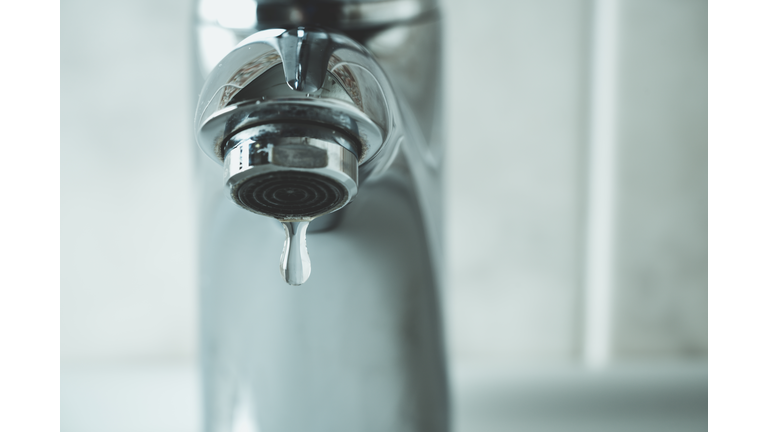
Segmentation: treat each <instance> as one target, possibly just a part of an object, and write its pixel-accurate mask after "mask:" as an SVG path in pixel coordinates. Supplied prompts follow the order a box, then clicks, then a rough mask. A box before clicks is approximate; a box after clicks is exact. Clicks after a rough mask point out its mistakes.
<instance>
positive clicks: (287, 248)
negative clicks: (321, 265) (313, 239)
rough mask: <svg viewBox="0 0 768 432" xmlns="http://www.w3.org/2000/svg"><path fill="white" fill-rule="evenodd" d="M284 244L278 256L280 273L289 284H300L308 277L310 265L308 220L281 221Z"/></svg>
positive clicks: (310, 269)
mask: <svg viewBox="0 0 768 432" xmlns="http://www.w3.org/2000/svg"><path fill="white" fill-rule="evenodd" d="M282 224H283V228H284V229H285V245H284V246H283V255H282V256H281V257H280V274H282V275H283V279H285V281H286V282H288V283H289V284H291V285H301V284H303V283H304V282H306V281H307V279H309V273H310V272H311V271H312V266H311V264H310V262H309V253H308V252H307V227H309V221H300V222H290V221H283V222H282Z"/></svg>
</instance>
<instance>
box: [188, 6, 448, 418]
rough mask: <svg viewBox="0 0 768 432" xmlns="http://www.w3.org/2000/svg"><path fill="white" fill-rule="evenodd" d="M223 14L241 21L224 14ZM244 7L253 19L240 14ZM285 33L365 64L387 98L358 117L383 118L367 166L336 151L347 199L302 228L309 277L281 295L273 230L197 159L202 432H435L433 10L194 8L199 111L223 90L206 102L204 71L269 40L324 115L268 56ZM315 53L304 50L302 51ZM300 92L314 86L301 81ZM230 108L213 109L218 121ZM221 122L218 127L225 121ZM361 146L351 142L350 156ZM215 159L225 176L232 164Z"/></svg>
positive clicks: (444, 399)
mask: <svg viewBox="0 0 768 432" xmlns="http://www.w3.org/2000/svg"><path fill="white" fill-rule="evenodd" d="M235 4H239V5H240V6H238V7H241V8H243V10H241V11H232V10H231V8H232V7H233V6H232V5H235ZM251 5H252V9H248V8H251ZM251 10H252V11H253V12H254V14H253V15H252V16H251V15H249V13H245V12H246V11H251ZM236 12H237V13H236ZM254 17H255V19H253V18H254ZM310 26H314V27H310ZM270 29H272V30H270ZM274 29H281V30H274ZM296 29H299V30H298V31H299V33H298V34H299V35H302V34H303V33H302V32H309V34H310V36H312V37H318V38H325V37H326V36H324V35H330V36H328V37H329V38H331V39H333V40H336V41H340V42H339V43H340V44H341V45H343V46H345V47H347V48H349V49H350V50H352V51H354V50H357V51H356V52H359V53H360V55H361V56H362V57H360V59H359V62H364V63H365V62H369V63H366V66H365V68H366V69H367V70H368V71H369V72H370V73H371V75H376V74H380V76H379V78H377V79H376V80H374V82H377V83H378V85H379V89H378V90H381V91H382V92H383V94H385V97H384V98H383V99H382V100H381V101H380V106H379V107H378V108H376V107H373V108H372V109H373V112H378V111H376V110H377V109H380V110H382V112H383V111H386V112H387V113H388V117H387V118H388V122H389V123H388V122H383V123H386V124H384V125H383V126H382V122H381V121H379V122H377V124H379V126H382V127H381V128H380V129H381V130H382V131H383V133H382V139H381V143H380V144H381V145H380V147H381V148H380V150H379V151H378V153H376V154H368V159H365V158H366V156H365V155H364V152H363V151H359V150H360V148H358V149H357V150H355V149H353V148H352V146H349V150H350V151H351V152H352V153H355V157H356V158H357V160H358V162H360V164H359V167H357V168H359V180H358V179H356V183H357V184H356V188H357V189H356V196H354V200H351V202H348V203H346V204H342V207H339V208H334V209H332V210H331V211H332V213H326V214H323V215H321V216H320V217H317V218H316V219H314V218H315V216H314V215H311V218H313V219H312V220H313V221H312V223H311V224H310V225H309V233H308V234H307V240H306V241H307V245H308V247H309V251H310V254H311V255H312V268H313V270H312V277H311V278H309V279H308V280H307V281H306V282H305V283H304V284H303V285H302V286H301V287H292V286H288V285H286V284H285V282H284V281H283V279H282V278H281V276H280V273H279V272H278V271H277V267H278V265H277V264H278V257H279V252H280V247H281V244H282V243H283V238H284V234H283V229H282V228H281V227H280V224H279V223H278V222H276V221H275V219H272V218H269V217H265V216H263V215H262V214H263V213H261V212H259V211H256V210H253V209H250V210H252V211H255V212H256V213H260V214H254V213H253V212H249V211H245V210H243V208H241V207H244V206H243V203H240V202H238V203H237V204H236V203H235V202H237V200H235V202H233V197H234V196H235V195H236V193H235V192H233V191H234V190H235V189H234V186H233V185H234V184H235V183H236V182H234V181H230V182H229V183H227V184H228V185H229V186H230V188H231V189H230V190H229V191H227V189H226V188H225V187H224V186H223V182H222V180H221V176H222V169H221V167H220V166H218V165H217V164H216V163H214V162H212V161H211V160H210V158H208V157H205V156H204V155H203V153H202V152H197V153H198V157H197V160H196V164H197V167H196V173H197V174H198V186H199V189H200V193H199V215H200V218H199V224H200V232H201V237H200V243H199V248H200V262H199V268H200V272H201V273H200V281H201V287H200V289H201V294H200V323H201V334H202V338H201V346H200V350H201V363H202V369H203V393H204V417H205V419H204V424H205V430H206V431H207V432H223V431H227V432H229V431H254V432H255V431H262V432H270V431H281V432H292V431H296V432H298V431H301V432H305V431H334V432H345V431H349V432H353V431H354V432H361V431H403V432H411V431H413V432H416V431H419V432H422V431H440V432H443V431H447V430H448V428H449V424H448V423H449V422H448V417H449V412H448V386H447V378H446V366H445V354H444V346H443V333H442V318H441V300H440V296H441V291H440V286H441V285H442V281H441V277H442V276H441V275H442V274H443V272H442V271H441V267H442V262H443V257H442V249H443V239H442V235H441V234H442V188H441V185H442V181H441V173H442V167H443V164H442V154H443V148H444V147H443V136H442V129H441V113H440V106H441V99H440V96H441V93H440V85H441V80H440V75H441V71H440V68H441V58H440V27H439V21H438V18H437V13H436V8H435V5H434V3H433V2H431V1H420V0H388V1H386V2H376V1H371V2H357V3H351V2H350V3H345V2H338V1H337V2H323V1H319V2H306V1H294V2H291V1H288V2H277V1H266V2H264V1H260V2H258V5H257V4H256V2H253V1H250V0H243V1H239V2H234V1H230V2H216V1H214V0H201V1H200V3H199V8H198V22H197V24H196V28H195V31H196V44H197V45H196V62H195V73H196V76H195V79H196V88H197V89H201V88H203V89H204V90H203V94H201V105H202V106H203V107H205V106H207V105H208V103H209V102H210V100H209V99H210V95H211V94H214V93H215V90H216V89H218V88H220V87H222V86H216V85H214V86H213V87H215V89H214V92H211V93H210V94H206V90H205V89H206V88H208V87H210V86H209V85H208V84H210V82H211V80H212V79H213V78H211V77H213V76H215V70H216V69H217V68H226V67H228V64H226V63H227V62H229V61H232V60H228V59H231V58H233V54H231V53H233V52H236V51H237V50H238V49H239V50H240V51H237V52H241V53H242V52H245V50H251V51H253V50H256V49H262V48H264V44H267V45H269V44H270V43H273V46H275V47H277V48H276V49H277V51H276V52H277V53H279V54H280V55H281V57H280V59H279V60H275V62H276V63H275V64H276V66H275V67H276V68H278V69H276V70H279V69H280V68H282V70H283V72H284V76H285V77H286V78H285V82H284V84H286V88H288V87H291V88H290V89H289V90H292V91H294V93H291V98H292V99H291V100H292V101H294V102H295V103H297V104H307V105H310V106H312V105H313V104H316V103H317V104H321V105H322V103H323V100H322V98H320V97H318V96H317V95H318V94H320V93H313V92H312V91H308V92H307V93H306V95H304V93H303V90H302V92H299V91H298V90H297V89H296V88H295V87H300V84H297V83H298V81H297V83H294V85H292V84H291V82H290V80H289V75H290V74H289V72H290V71H289V69H291V68H292V69H291V70H297V67H296V66H295V65H290V64H289V63H290V60H289V55H288V54H286V53H285V52H283V51H281V49H280V47H279V46H278V45H279V41H280V40H281V39H279V38H281V37H282V38H284V39H283V40H288V39H285V38H288V37H289V36H290V37H293V36H291V35H295V34H297V33H296ZM254 33H256V34H255V35H253V34H254ZM252 35H253V36H252ZM249 41H250V42H249ZM264 41H266V42H264ZM275 41H278V42H275ZM289 42H290V40H289ZM238 44H240V45H239V48H238ZM258 44H261V45H258ZM357 47H361V48H360V49H358V48H357ZM294 48H295V44H294V45H290V49H294ZM287 51H289V50H286V52H287ZM228 53H229V54H228ZM315 54H317V53H316V52H314V51H312V50H311V49H310V52H309V53H308V54H307V53H304V54H302V55H304V57H307V56H310V57H311V56H315ZM339 55H340V56H342V57H343V53H341V54H339ZM300 57H301V56H298V57H297V58H300ZM222 59H223V60H222ZM350 63H352V62H350ZM358 64H359V63H358ZM299 69H300V68H299ZM212 71H213V73H212ZM325 72H326V71H325V70H323V71H322V73H325ZM327 72H328V75H331V73H332V72H333V71H331V68H329V70H328V71H327ZM302 73H306V71H303V72H302ZM311 73H314V72H312V71H310V75H311ZM321 75H322V74H321ZM333 76H334V77H335V78H334V79H336V78H338V74H334V75H333ZM360 76H361V75H358V78H359V77H360ZM206 77H208V81H207V82H206ZM256 79H258V78H256ZM265 80H267V73H266V72H265V73H264V74H263V77H262V82H265ZM358 81H360V80H359V79H358ZM254 82H256V81H254ZM307 82H308V83H309V85H310V87H312V82H313V81H312V79H311V77H310V78H308V79H307ZM314 83H315V85H314V88H310V90H316V89H319V88H320V87H321V83H322V80H321V81H317V80H315V81H314ZM241 87H244V86H241ZM361 87H364V86H361ZM374 87H375V86H374ZM244 88H245V87H244ZM280 88H281V90H279V91H280V92H282V91H288V90H285V89H283V88H282V87H280ZM238 90H239V91H242V92H245V90H241V89H240V88H238ZM378 90H376V91H378ZM318 91H320V90H318ZM321 93H322V92H321ZM351 93H354V92H351ZM217 97H219V96H217ZM235 98H236V96H235ZM220 99H221V98H220ZM268 99H269V98H267V100H264V99H263V97H262V100H261V101H260V102H259V103H260V104H261V105H259V106H258V107H257V106H256V105H255V104H256V102H255V101H254V100H243V101H240V102H238V104H240V103H242V104H251V105H249V106H251V107H253V108H254V109H256V108H258V109H259V110H261V111H258V113H259V114H258V115H253V116H252V117H254V118H256V117H259V118H263V113H265V112H266V111H264V109H263V107H264V106H267V105H269V104H273V103H275V100H277V101H278V102H279V101H283V100H282V99H280V98H277V99H275V100H268ZM256 100H258V97H256ZM292 103H293V102H292ZM223 105H226V104H223ZM241 106H245V105H237V104H235V105H226V106H222V108H221V111H219V112H235V111H237V110H239V109H240V107H241ZM203 110H204V108H203ZM227 110H229V111H227ZM200 111H201V109H200V108H199V109H198V114H197V116H196V122H198V124H196V126H197V127H198V129H197V133H198V141H199V143H200V145H201V147H206V146H208V145H209V144H210V143H203V142H200V136H201V130H202V129H203V124H204V123H205V121H206V119H208V118H209V117H210V116H209V115H208V114H204V115H201V112H200ZM332 111H333V110H332ZM254 112H256V111H254ZM366 112H367V111H366ZM245 117H247V116H245ZM372 117H374V118H375V114H374V115H372ZM211 118H212V117H211ZM302 121H303V120H302V117H301V116H299V117H294V118H291V122H292V123H291V124H295V123H296V122H298V123H301V122H302ZM225 123H226V124H232V123H233V121H232V120H231V117H228V118H227V121H222V122H221V124H225ZM256 123H259V122H256ZM256 123H254V124H256ZM262 123H263V122H262ZM246 126H248V127H251V126H253V124H249V125H246ZM257 126H258V127H262V128H263V124H261V123H260V124H258V125H257ZM312 126H313V127H314V126H317V122H314V123H312ZM222 127H224V126H222ZM281 127H282V126H281ZM250 130H252V129H248V128H246V127H245V126H243V128H241V129H240V130H237V131H235V130H233V131H232V134H230V135H233V136H232V139H235V138H234V133H235V132H239V131H250ZM284 130H285V129H284V128H283V129H281V128H275V129H274V130H272V132H274V133H275V134H278V135H279V134H280V133H283V132H281V131H284ZM301 130H304V129H301ZM306 130H310V129H306ZM312 130H314V129H312ZM272 132H270V133H272ZM323 133H325V132H323ZM318 134H319V135H322V134H320V133H318ZM214 135H215V134H214ZM294 135H295V133H294ZM319 135H317V136H319ZM342 135H343V134H342ZM352 135H354V134H352ZM211 136H213V135H211ZM222 136H223V135H221V134H219V138H221V137H222ZM345 136H346V135H345ZM313 137H315V135H313ZM214 138H215V137H214ZM225 138H226V137H225ZM288 138H290V139H298V138H297V137H293V136H291V137H288ZM368 138H369V136H368V135H365V136H363V137H362V138H360V142H362V145H363V146H365V145H366V143H365V142H364V141H365V140H366V139H368ZM249 139H250V138H249ZM313 139H314V138H313ZM230 141H231V140H230ZM230 141H227V139H219V142H218V143H219V145H223V146H224V147H222V148H224V149H225V150H224V151H229V154H228V155H227V156H226V157H225V155H224V154H223V153H220V156H221V157H220V159H221V160H220V161H219V162H220V163H225V164H226V163H227V159H226V158H227V157H230V159H231V158H232V156H231V154H233V150H232V149H233V148H239V147H237V146H238V145H241V144H242V142H246V141H237V142H234V144H232V145H231V146H230V148H229V149H228V150H227V149H226V148H225V147H226V146H227V145H229V144H227V143H228V142H230ZM305 141H306V140H305ZM350 141H355V139H354V137H353V139H350ZM251 142H252V141H247V143H251ZM291 142H293V141H291ZM339 142H340V141H339ZM291 145H294V144H291ZM214 147H215V146H211V148H214ZM331 147H333V146H331ZM286 148H288V147H286ZM323 148H325V147H323ZM345 148H347V147H345ZM361 148H362V147H361ZM214 150H215V148H214ZM261 150H263V149H258V150H253V151H256V152H258V151H261ZM270 151H271V150H270ZM340 151H346V150H340ZM246 153H247V151H246ZM270 157H271V156H270ZM229 163H230V165H227V170H228V171H227V175H228V176H229V175H230V174H231V170H232V166H233V165H232V164H235V165H236V163H235V162H232V160H229ZM240 165H242V162H241V163H240ZM281 169H282V168H281ZM302 170H303V171H307V172H308V171H310V169H309V168H306V169H304V168H300V169H299V171H302ZM303 171H302V172H303ZM350 176H351V174H350ZM238 204H240V206H238ZM245 207H246V208H247V206H245ZM257 210H258V209H257ZM290 217H294V216H290ZM290 217H289V218H290Z"/></svg>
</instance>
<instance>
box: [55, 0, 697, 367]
mask: <svg viewBox="0 0 768 432" xmlns="http://www.w3.org/2000/svg"><path fill="white" fill-rule="evenodd" d="M605 3H606V2H604V1H602V0H599V1H594V2H593V1H587V0H504V1H502V0H497V1H491V0H475V1H471V2H469V1H462V0H446V1H443V3H442V4H443V12H444V15H443V16H444V24H445V27H444V36H445V41H446V43H445V68H446V77H447V83H446V95H447V111H446V113H447V114H446V127H447V131H448V134H447V136H448V140H449V141H448V150H449V151H448V177H447V188H446V190H447V197H446V198H447V208H446V217H447V222H448V224H447V227H448V231H447V233H446V235H447V236H448V242H447V244H448V247H449V249H448V251H447V256H448V260H449V262H448V266H447V268H448V269H449V277H448V278H447V280H448V283H449V285H448V286H447V287H446V292H447V303H446V305H447V324H448V329H449V338H450V340H449V346H450V352H451V356H452V361H453V362H454V364H462V363H463V362H465V363H466V362H469V363H471V362H480V363H483V362H493V363H497V364H502V365H503V364H509V365H513V364H517V363H541V362H545V363H546V362H552V363H569V364H582V363H585V362H586V363H589V362H593V363H596V364H606V363H607V364H610V363H611V362H622V361H635V360H640V359H656V360H676V359H682V358H698V359H706V356H707V237H706V235H707V234H706V229H707V210H706V203H707V183H706V176H707V172H706V165H707V135H706V133H707V132H706V127H707V90H706V82H707V69H706V61H707V42H706V41H707V39H706V32H707V27H706V26H707V4H706V2H704V1H703V0H616V1H615V2H609V3H610V4H612V5H613V6H615V7H616V8H615V9H611V7H612V6H610V5H609V12H610V13H608V15H607V16H608V18H604V19H603V18H599V19H598V18H596V17H600V16H601V15H600V14H599V13H596V9H595V8H596V7H597V8H604V7H605ZM192 7H193V5H192V2H191V1H188V0H165V1H158V0H153V1H149V0H138V1H131V2H102V1H95V0H68V1H66V2H62V4H61V101H62V102H61V312H62V313H61V359H62V363H63V364H86V363H87V364H91V363H94V362H100V363H104V362H111V363H114V362H152V361H191V360H192V359H193V358H194V355H195V339H196V288H195V281H196V277H197V275H196V266H195V259H196V254H197V252H196V240H195V236H196V233H195V229H194V214H193V208H194V204H193V200H194V191H193V190H192V188H191V184H192V181H191V180H192V178H193V175H194V173H193V172H192V170H191V167H192V152H193V151H197V150H196V148H195V146H194V145H193V138H192V133H191V128H192V126H191V117H192V107H193V104H194V101H195V98H196V93H195V92H196V89H192V86H191V83H190V75H191V73H190V72H189V67H190V64H191V51H190V43H189V39H190V37H191V35H192V33H191V29H190V22H191V17H192ZM611 11H612V12H611ZM596 19H597V20H598V21H599V20H600V19H602V20H603V21H601V23H602V24H600V25H602V27H600V26H596ZM606 20H607V21H606ZM596 28H602V29H603V30H602V31H604V33H600V34H599V35H602V36H601V37H602V39H601V38H596V37H595V34H596V33H595V31H596V30H595V29H596ZM605 38H608V39H605ZM605 40H609V41H610V42H611V43H613V45H611V44H608V46H607V48H606V47H605V46H603V47H602V48H601V43H602V42H601V41H603V42H604V41H605ZM595 77H599V78H600V79H595ZM606 77H607V78H606ZM139 108H141V109H139ZM600 131H607V134H604V135H600V133H599V132H600ZM599 136H603V137H604V139H602V141H601V139H600V138H599ZM605 137H607V138H605ZM598 141H599V142H600V143H602V144H601V145H603V146H602V147H601V146H600V145H597V146H596V144H595V143H596V142H598ZM467 143H470V144H467ZM598 144H599V143H598ZM467 145H471V146H473V148H476V149H477V151H473V152H466V151H464V150H465V149H466V148H467ZM606 145H607V147H606ZM606 149H607V150H606ZM601 152H602V153H601ZM603 153H604V154H603ZM161 160H173V161H174V164H173V166H170V167H168V166H164V164H163V163H161ZM606 161H607V162H606ZM596 164H597V165H599V166H597V165H596ZM596 169H597V170H598V171H600V170H602V171H601V172H603V173H604V174H605V176H604V177H601V178H602V179H603V180H604V181H609V182H610V184H609V185H608V187H607V188H606V187H605V186H606V185H604V184H600V183H599V182H598V183H595V181H594V176H593V175H592V174H594V172H595V170H596ZM605 179H608V180H605ZM606 190H607V191H608V193H604V192H605V191H606ZM601 191H602V192H601ZM596 202H597V205H595V203H596ZM478 210H479V211H478ZM478 214H480V215H482V216H480V217H478ZM601 217H607V218H608V219H607V221H608V222H607V223H599V224H595V223H594V222H595V221H596V220H597V221H598V222H599V221H602V220H603V219H600V218H601ZM596 218H597V219H596ZM488 224H491V225H488ZM595 226H597V229H595V228H594V227H595ZM588 227H593V228H591V229H588ZM595 250H598V252H597V253H596V252H595ZM599 251H602V254H601V253H599ZM606 252H607V253H606ZM275 259H276V260H277V257H276V258H275ZM595 281H602V283H596V282H595ZM595 284H597V285H595ZM593 285H595V286H593ZM591 316H600V317H602V319H600V320H592V321H590V317H591ZM590 347H591V348H590ZM590 350H592V351H593V352H594V353H596V354H594V355H590Z"/></svg>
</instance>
